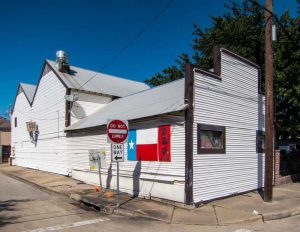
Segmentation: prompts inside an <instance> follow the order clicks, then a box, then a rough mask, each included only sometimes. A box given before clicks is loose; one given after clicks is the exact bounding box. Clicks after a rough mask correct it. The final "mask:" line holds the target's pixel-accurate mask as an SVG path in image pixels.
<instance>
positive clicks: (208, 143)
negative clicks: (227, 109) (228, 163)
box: [197, 124, 225, 154]
mask: <svg viewBox="0 0 300 232" xmlns="http://www.w3.org/2000/svg"><path fill="white" fill-rule="evenodd" d="M197 127H198V136H197V137H198V143H197V151H198V154H213V153H214V154H225V127H224V126H213V125H204V124H198V126H197Z"/></svg>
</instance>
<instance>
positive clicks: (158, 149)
mask: <svg viewBox="0 0 300 232" xmlns="http://www.w3.org/2000/svg"><path fill="white" fill-rule="evenodd" d="M127 151H128V160H135V161H136V160H140V161H160V162H170V161H171V126H170V125H164V126H159V127H157V128H149V129H132V130H129V134H128V148H127Z"/></svg>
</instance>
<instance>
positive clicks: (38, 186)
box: [0, 170, 69, 197]
mask: <svg viewBox="0 0 300 232" xmlns="http://www.w3.org/2000/svg"><path fill="white" fill-rule="evenodd" d="M0 173H2V174H4V175H6V176H8V177H10V178H13V179H15V180H19V181H21V182H23V183H26V184H29V185H31V186H33V187H35V188H37V189H39V190H41V191H43V192H46V193H48V194H50V195H53V194H55V195H59V196H64V197H69V195H68V194H65V193H62V192H56V191H54V190H52V189H49V188H47V187H45V186H42V185H39V184H36V183H34V182H32V181H29V180H27V179H25V178H22V177H19V176H17V175H14V174H11V173H9V172H6V171H3V170H0Z"/></svg>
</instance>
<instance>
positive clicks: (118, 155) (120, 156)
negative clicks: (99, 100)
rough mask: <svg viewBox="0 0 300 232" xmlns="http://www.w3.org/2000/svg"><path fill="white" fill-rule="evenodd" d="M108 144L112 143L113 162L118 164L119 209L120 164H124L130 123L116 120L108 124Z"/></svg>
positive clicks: (118, 201) (118, 204)
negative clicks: (125, 145) (125, 144)
mask: <svg viewBox="0 0 300 232" xmlns="http://www.w3.org/2000/svg"><path fill="white" fill-rule="evenodd" d="M106 129H107V142H108V143H111V160H112V162H115V163H117V207H119V206H120V200H119V195H120V190H119V189H120V187H119V162H124V143H126V142H127V138H128V121H125V120H120V119H114V120H111V119H110V120H108V122H107V128H106Z"/></svg>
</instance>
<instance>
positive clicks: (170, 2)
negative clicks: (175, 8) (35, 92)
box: [78, 0, 175, 90]
mask: <svg viewBox="0 0 300 232" xmlns="http://www.w3.org/2000/svg"><path fill="white" fill-rule="evenodd" d="M174 1H175V0H171V1H169V2H168V3H167V4H166V5H165V6H164V7H163V8H162V9H161V10H160V11H159V12H158V14H156V15H155V16H154V17H153V18H152V19H151V21H150V22H149V23H147V24H146V25H145V26H144V27H143V28H142V30H140V31H139V32H138V33H137V34H136V35H135V37H134V38H133V39H131V40H130V41H129V42H128V43H127V44H126V45H125V46H124V47H122V48H121V49H120V50H119V51H118V52H117V53H116V54H115V55H114V56H112V57H111V58H110V59H109V60H108V61H107V62H106V63H105V64H104V65H103V66H102V67H101V68H100V72H101V71H103V70H104V69H105V68H107V67H108V66H109V65H110V64H111V63H112V62H113V61H114V60H115V59H117V58H118V57H119V56H120V55H121V54H122V53H124V52H125V51H126V50H127V49H128V48H129V47H130V46H131V45H132V44H133V43H134V42H135V41H136V40H138V38H140V37H141V35H142V34H143V33H144V32H145V31H146V30H147V29H148V28H149V27H150V26H151V25H152V24H153V23H154V22H155V21H156V20H157V19H158V18H159V17H160V16H161V15H162V14H163V13H164V12H165V11H166V10H167V9H168V8H169V7H170V6H171V5H172V3H173V2H174ZM97 75H98V73H96V74H94V75H93V76H92V77H90V79H88V80H87V81H86V82H85V83H83V84H82V85H81V86H80V87H79V88H78V89H79V90H80V89H81V88H82V87H83V86H85V85H86V84H87V83H88V82H90V81H91V80H93V79H94V78H95V77H96V76H97Z"/></svg>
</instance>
